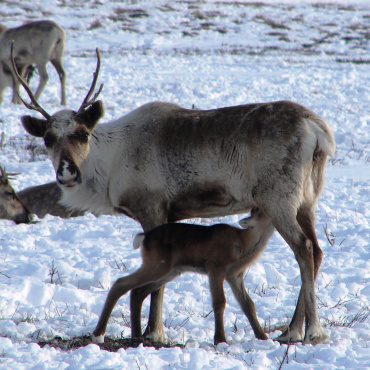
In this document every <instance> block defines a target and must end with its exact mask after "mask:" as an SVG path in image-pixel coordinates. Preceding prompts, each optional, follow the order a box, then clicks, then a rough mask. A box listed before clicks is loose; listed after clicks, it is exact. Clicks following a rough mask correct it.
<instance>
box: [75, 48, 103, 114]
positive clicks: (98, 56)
mask: <svg viewBox="0 0 370 370" xmlns="http://www.w3.org/2000/svg"><path fill="white" fill-rule="evenodd" d="M96 56H97V58H98V61H97V64H96V70H95V72H94V79H93V82H92V84H91V87H90V90H89V92H88V93H87V95H86V97H85V99H84V101H83V102H82V104H81V107H80V108H79V110H78V112H77V113H80V112H82V111H83V110H84V109H86V108H87V107H88V106H89V105H91V104H92V103H94V101H95V100H96V99H97V97H98V96H99V94H100V92H101V91H102V89H103V86H104V84H101V85H100V87H99V90H98V91H97V92H96V93H95V94H94V96H93V98H92V99H90V96H91V94H92V93H93V92H94V90H95V86H96V82H97V81H98V76H99V70H100V52H99V49H98V48H96ZM89 99H90V100H89Z"/></svg>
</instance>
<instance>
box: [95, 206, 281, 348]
mask: <svg viewBox="0 0 370 370" xmlns="http://www.w3.org/2000/svg"><path fill="white" fill-rule="evenodd" d="M239 224H240V226H242V227H247V229H237V228H235V227H232V226H230V225H226V224H217V225H213V226H199V225H192V224H181V223H172V224H164V225H161V226H158V227H157V228H155V229H153V230H151V231H148V232H146V233H145V234H138V235H137V236H136V238H135V240H134V248H139V247H140V246H141V255H142V260H143V262H142V265H141V267H140V268H139V269H138V270H137V271H135V272H134V273H133V274H131V275H129V276H126V277H124V278H121V279H118V280H117V281H116V282H115V283H114V285H113V286H112V288H111V289H110V291H109V293H108V297H107V300H106V302H105V305H104V308H103V311H102V314H101V316H100V319H99V322H98V325H97V326H96V329H95V330H94V333H93V335H94V337H93V340H94V341H95V342H98V343H103V342H104V333H105V330H106V327H107V323H108V319H109V316H110V315H111V313H112V310H113V308H114V306H115V304H116V303H117V301H118V299H119V298H120V297H122V295H124V294H125V293H127V292H128V291H129V290H131V289H133V288H137V287H143V288H144V290H145V291H146V293H147V294H149V293H152V292H153V291H155V290H157V289H158V288H160V287H161V286H164V285H165V284H166V283H168V282H169V281H171V280H173V279H175V278H176V277H177V276H179V275H180V274H181V273H183V272H185V271H192V272H199V273H203V274H207V275H208V279H209V286H210V290H211V295H212V305H213V311H214V315H215V335H214V344H216V345H217V344H218V343H221V342H226V337H225V328H224V319H223V315H224V311H225V305H226V299H225V293H224V288H223V283H224V280H225V279H226V280H227V282H228V283H229V285H230V287H231V289H232V291H233V293H234V296H235V298H236V300H237V301H238V303H239V304H240V307H241V309H242V310H243V312H244V313H245V315H246V316H247V317H248V320H249V322H250V324H251V326H252V329H253V331H254V334H255V336H256V338H258V339H267V335H266V334H265V332H264V330H263V329H262V328H261V326H260V324H259V322H258V320H257V316H256V309H255V306H254V303H253V301H252V299H251V298H250V297H249V295H248V293H247V291H246V290H245V286H244V272H245V270H246V268H247V267H248V266H250V265H251V264H252V262H254V261H255V260H256V259H257V258H258V257H259V256H260V254H261V253H262V251H263V250H264V249H265V247H266V245H267V241H268V240H269V238H270V237H271V235H272V233H273V232H274V227H273V226H272V224H271V222H270V220H269V219H268V218H267V217H266V216H265V215H264V214H263V213H262V212H261V211H259V210H257V209H253V210H252V214H251V217H249V218H246V219H243V220H240V222H239ZM141 304H142V301H139V302H137V301H135V300H131V336H132V337H133V338H139V337H141V320H140V316H141ZM138 319H139V320H138ZM137 320H138V321H137Z"/></svg>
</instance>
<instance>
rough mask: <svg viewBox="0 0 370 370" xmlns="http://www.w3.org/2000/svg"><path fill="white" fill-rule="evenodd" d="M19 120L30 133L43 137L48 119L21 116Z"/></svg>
mask: <svg viewBox="0 0 370 370" xmlns="http://www.w3.org/2000/svg"><path fill="white" fill-rule="evenodd" d="M21 121H22V125H23V127H24V128H25V130H26V131H27V132H28V133H29V134H30V135H32V136H36V137H44V135H45V132H46V125H47V123H48V121H46V120H45V119H39V118H36V117H31V116H23V117H22V118H21Z"/></svg>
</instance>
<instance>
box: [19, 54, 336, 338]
mask: <svg viewBox="0 0 370 370" xmlns="http://www.w3.org/2000/svg"><path fill="white" fill-rule="evenodd" d="M97 59H98V62H97V67H96V71H95V73H94V78H93V82H92V85H91V87H90V90H89V92H88V93H87V96H86V97H85V99H84V100H83V102H82V104H81V106H80V108H79V109H78V110H77V111H74V110H70V109H64V110H61V111H59V112H56V113H54V114H53V115H49V114H48V113H47V112H46V111H45V110H44V109H43V108H42V107H41V106H40V105H39V104H38V102H37V100H36V99H35V97H34V95H33V94H32V91H31V90H30V88H29V86H28V85H27V83H26V82H25V81H24V80H23V79H22V77H21V76H19V74H17V77H18V79H19V81H20V82H21V83H22V86H23V87H24V88H25V90H26V91H27V93H28V95H29V97H30V99H31V103H26V106H27V107H28V108H30V109H33V110H36V111H38V112H39V113H41V114H42V115H43V117H44V119H40V118H36V117H32V116H23V117H22V118H21V121H22V124H23V127H24V128H25V130H26V131H27V132H28V133H29V134H31V135H33V136H36V137H41V138H43V139H44V142H45V146H46V148H47V149H48V151H49V154H50V157H51V160H52V163H53V166H54V169H55V172H56V181H57V182H58V184H59V186H60V187H61V189H62V191H63V196H62V201H61V202H62V204H64V205H66V206H69V207H72V208H74V209H80V210H89V211H90V212H93V213H95V214H99V213H104V212H105V213H108V214H110V213H121V214H125V215H127V216H129V217H131V218H133V219H135V220H137V221H138V222H139V223H140V224H141V226H142V227H143V229H144V231H148V230H150V229H152V228H154V227H156V226H159V225H161V224H164V223H167V222H174V221H178V220H182V219H186V218H192V217H218V216H225V215H231V214H240V213H246V212H249V211H250V210H251V209H252V208H253V207H258V208H259V209H260V210H261V212H263V213H264V214H265V215H266V217H268V218H269V219H270V220H271V223H272V225H273V226H274V227H275V228H276V230H277V231H278V232H279V234H280V235H281V236H282V237H283V238H284V239H285V241H286V242H287V243H288V244H289V246H290V247H291V249H292V251H293V252H294V254H295V257H296V260H297V262H298V265H299V268H300V273H301V279H302V288H301V291H300V294H299V298H298V302H297V306H296V310H295V313H294V315H293V319H292V321H291V323H290V326H289V328H288V330H287V331H285V332H284V333H282V335H281V336H279V337H278V338H277V340H279V341H281V342H296V341H303V342H304V343H311V344H316V343H322V342H323V341H325V339H326V338H327V335H326V334H325V332H324V330H323V328H322V326H321V324H320V321H319V317H318V312H317V304H316V297H315V286H314V282H315V279H316V276H317V273H318V270H319V267H320V264H321V261H322V258H323V253H322V250H321V249H320V247H319V243H318V240H317V237H316V233H315V205H316V203H317V200H318V197H319V195H320V193H321V191H322V189H323V185H324V171H325V166H326V162H327V157H328V156H333V155H334V151H335V142H334V138H333V133H332V130H331V128H330V125H329V124H328V123H327V122H326V121H325V120H324V119H322V118H320V117H319V116H318V115H316V114H315V113H314V112H312V111H310V110H309V109H307V108H305V107H303V106H301V105H299V104H296V103H293V102H290V101H277V102H270V103H255V104H246V105H239V106H232V107H226V108H218V109H211V110H196V109H185V108H182V107H180V106H178V105H176V104H171V103H165V102H153V103H148V104H145V105H143V106H141V107H139V108H137V109H135V110H134V111H132V112H131V113H129V114H127V115H125V116H123V117H121V118H118V119H117V120H114V121H111V122H108V123H106V124H102V125H98V124H97V123H98V121H99V119H100V118H101V117H102V116H103V114H104V108H103V103H102V102H101V101H100V100H97V97H98V95H99V93H100V91H101V89H102V86H103V85H101V86H100V89H99V90H98V92H97V93H96V94H95V95H94V96H93V97H92V98H91V96H92V94H93V92H94V91H95V85H96V82H97V78H98V74H99V68H100V54H99V51H98V50H97ZM13 69H14V71H15V73H16V68H15V66H14V63H13ZM163 291H164V287H161V288H159V289H158V290H157V291H156V292H154V293H152V296H151V308H150V314H149V322H148V327H147V329H146V331H145V333H144V335H145V336H150V337H151V338H152V340H153V341H163V340H164V338H165V337H164V331H163V323H162V320H161V317H162V302H163ZM131 295H132V297H133V300H134V301H136V302H138V301H140V300H144V299H145V297H146V290H145V289H144V288H142V287H139V288H135V289H133V290H132V294H131ZM134 321H135V322H137V321H136V320H134ZM304 322H305V330H304V327H303V325H304Z"/></svg>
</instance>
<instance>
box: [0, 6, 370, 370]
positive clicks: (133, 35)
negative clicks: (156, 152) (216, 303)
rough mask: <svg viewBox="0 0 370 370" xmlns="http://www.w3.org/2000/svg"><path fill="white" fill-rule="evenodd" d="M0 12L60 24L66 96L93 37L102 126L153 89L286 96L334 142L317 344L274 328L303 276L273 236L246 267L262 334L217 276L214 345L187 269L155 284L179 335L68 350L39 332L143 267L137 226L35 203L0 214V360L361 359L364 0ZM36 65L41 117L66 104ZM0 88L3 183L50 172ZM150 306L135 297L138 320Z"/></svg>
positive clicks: (84, 66)
mask: <svg viewBox="0 0 370 370" xmlns="http://www.w3.org/2000/svg"><path fill="white" fill-rule="evenodd" d="M137 9H141V10H142V12H144V13H146V14H147V15H146V16H145V15H143V16H141V17H138V16H136V17H130V16H129V14H130V13H129V12H128V11H129V10H130V11H131V12H132V11H133V10H137ZM0 14H1V15H2V22H3V23H5V24H6V25H7V26H10V27H14V26H17V25H19V24H22V23H23V22H24V21H26V20H35V19H43V18H44V19H45V18H48V19H53V20H55V21H56V22H57V23H59V24H60V25H62V26H63V27H64V28H65V29H66V32H67V43H66V51H65V57H64V64H65V69H66V71H67V102H68V106H69V107H70V108H72V109H77V108H78V107H79V104H81V102H82V99H83V97H84V95H85V94H86V92H87V89H88V87H89V84H90V82H91V78H92V73H93V71H94V70H95V64H96V57H95V52H94V50H95V48H96V47H99V49H100V51H101V54H102V67H101V72H100V77H99V83H102V82H103V83H104V85H105V86H104V89H103V92H102V94H101V99H102V100H103V101H104V104H105V111H106V112H105V116H104V117H103V119H102V120H101V122H102V123H104V122H107V121H109V120H111V119H114V118H118V117H120V116H121V115H123V114H126V113H128V112H130V111H131V110H133V109H134V108H136V107H138V106H140V105H142V104H144V103H147V102H149V101H153V100H163V101H171V102H175V103H178V104H180V105H182V106H184V107H189V108H190V107H191V106H192V105H193V104H194V105H195V106H196V107H198V108H204V109H207V108H215V107H222V106H230V105H237V104H243V103H249V102H260V101H272V100H281V99H288V100H293V101H296V102H299V103H300V104H302V105H305V106H307V107H309V108H310V109H312V110H314V111H315V112H316V113H318V114H319V115H321V116H322V117H324V118H325V119H327V120H328V121H329V122H331V124H332V126H333V129H334V133H335V139H336V143H337V149H336V154H335V158H333V159H330V160H329V162H328V166H327V170H326V184H325V188H324V191H323V193H322V196H321V198H320V200H319V202H318V206H317V213H316V214H317V220H316V230H317V234H318V238H319V241H320V244H321V246H322V249H323V251H324V254H325V256H324V260H323V264H322V267H321V270H320V273H319V276H318V279H317V282H316V294H317V300H318V308H319V316H320V319H321V321H322V324H323V325H324V327H325V331H326V332H327V333H328V334H329V335H330V338H329V339H328V340H327V341H326V342H325V343H324V344H320V345H317V346H315V347H313V346H311V345H305V346H304V345H302V344H296V345H292V346H286V345H280V344H278V343H277V342H275V341H273V338H275V337H276V336H277V335H278V334H279V333H280V332H279V331H278V330H277V329H276V327H279V325H281V324H284V323H287V322H288V321H289V319H290V318H291V315H292V314H293V312H294V307H295V303H296V299H297V297H298V293H299V288H300V277H299V269H298V266H297V263H296V261H295V259H294V256H293V253H292V252H291V251H290V249H289V248H288V246H287V245H286V244H285V243H284V242H283V240H282V238H281V237H280V236H279V235H278V234H276V233H275V234H274V236H273V237H272V238H271V240H270V242H269V245H268V248H267V250H266V251H265V253H264V254H263V256H262V257H261V259H260V260H259V261H258V262H256V263H255V264H254V265H253V266H252V267H251V268H250V269H249V270H248V272H247V274H246V277H245V283H246V287H247V289H248V291H249V293H250V295H251V297H252V299H253V300H254V302H255V304H256V309H257V315H258V318H259V320H260V322H261V324H262V325H265V327H266V328H267V329H268V331H269V333H268V336H269V338H270V339H269V340H267V341H259V340H257V339H255V338H254V336H253V332H252V330H251V327H250V325H249V323H248V320H247V319H246V317H245V316H244V315H243V314H242V313H241V310H240V309H239V307H238V305H237V302H236V301H235V299H234V298H233V296H232V293H231V290H230V288H229V287H228V286H227V284H225V291H226V296H227V307H226V311H225V327H226V336H227V339H228V344H220V345H218V346H217V347H215V346H214V345H213V330H214V322H213V314H212V313H211V314H209V313H210V311H211V300H210V294H209V290H208V282H207V278H206V277H205V276H201V275H197V274H191V273H187V274H184V275H182V276H180V277H179V278H177V279H176V280H175V281H173V282H171V283H169V284H168V285H167V287H166V290H165V302H164V313H163V321H164V324H165V333H166V335H167V338H168V342H169V343H180V344H184V345H185V347H184V348H179V347H173V348H161V349H159V350H157V349H155V348H154V347H144V346H142V345H141V346H139V347H138V348H130V349H127V350H125V349H120V350H119V351H118V352H116V353H112V352H107V351H104V350H101V349H100V348H99V346H98V345H96V344H90V345H88V346H86V347H81V348H79V349H75V350H69V351H64V350H62V349H55V348H51V347H50V346H46V347H44V348H40V347H39V345H38V344H37V342H38V341H40V340H41V339H44V340H48V339H49V340H50V339H52V338H54V337H55V336H60V337H62V338H73V337H75V336H81V335H89V334H91V332H92V330H93V329H94V327H95V325H96V323H97V319H98V316H99V314H100V312H101V309H102V306H103V304H104V301H105V298H106V294H107V290H108V289H109V287H110V286H111V284H112V283H113V282H114V281H115V279H117V278H118V277H120V276H125V275H126V274H129V273H131V272H133V271H135V270H136V269H137V268H138V267H139V266H140V254H139V253H140V252H139V251H138V250H134V249H133V248H132V239H133V235H135V234H136V233H137V232H139V231H141V228H140V225H139V224H138V223H136V222H135V221H133V220H131V219H129V218H127V217H113V216H101V217H99V218H95V217H94V216H93V215H91V214H86V215H85V216H84V217H78V218H74V219H68V220H62V219H59V218H57V217H52V216H46V217H45V218H44V219H42V220H40V222H39V223H35V224H31V225H22V224H21V225H17V226H16V225H15V224H14V223H12V222H11V221H6V220H1V221H0V368H6V369H49V368H58V369H66V368H68V369H84V368H93V369H110V368H120V369H134V368H148V369H149V368H150V369H161V368H168V367H171V368H174V369H187V368H188V369H210V368H218V369H241V368H245V367H250V368H253V369H277V368H279V367H280V366H282V367H283V368H284V369H285V368H290V369H306V368H315V369H341V368H346V369H348V368H356V369H365V368H369V366H370V355H369V353H370V349H369V347H370V342H369V333H370V324H369V316H368V315H369V296H370V285H369V281H370V276H369V271H370V262H369V252H370V248H369V245H370V244H369V240H370V229H369V215H370V211H369V198H370V164H369V163H370V151H369V143H370V139H369V122H370V110H369V99H370V73H369V55H370V54H369V51H370V47H369V25H370V6H369V3H368V1H362V0H351V1H346V0H340V1H320V2H317V1H313V0H312V1H303V0H302V1H299V2H297V1H293V0H291V1H272V0H266V1H263V2H261V3H249V4H248V3H247V2H246V1H240V2H235V1H221V2H218V1H211V0H206V1H202V2H196V1H174V2H166V1H161V0H155V1H120V2H119V1H114V0H99V1H93V0H89V1H72V0H64V1H47V0H39V1H35V0H34V1H32V2H28V3H27V4H26V3H24V2H22V1H20V0H13V1H3V2H0ZM273 22H274V23H273ZM206 23H208V24H206ZM94 24H95V26H96V25H97V24H98V25H97V26H96V27H94ZM99 24H100V25H99ZM128 29H130V30H131V31H129V30H128ZM48 71H49V76H50V79H49V82H48V85H47V87H46V89H45V91H44V93H43V95H42V96H41V98H40V104H41V105H42V106H43V108H44V109H45V110H46V111H48V112H49V113H51V114H52V113H54V112H56V111H57V110H60V109H61V108H62V107H61V106H59V102H60V95H59V94H60V85H59V81H58V78H57V75H56V73H55V71H54V69H53V68H52V66H51V65H49V66H48ZM37 81H38V76H35V77H34V78H33V79H32V80H31V87H32V88H35V87H36V85H37ZM10 101H11V90H10V89H7V90H6V92H5V95H4V101H3V104H2V105H1V106H0V133H4V135H5V139H4V143H3V147H2V148H0V163H1V165H2V166H4V167H6V169H7V171H8V172H21V175H19V176H17V178H16V179H15V180H13V182H12V183H13V185H14V188H15V189H16V190H21V189H23V188H25V187H28V186H31V185H38V184H42V183H45V182H48V181H53V180H54V177H55V174H54V170H53V168H52V165H51V162H50V160H49V159H48V157H47V155H46V154H45V151H43V150H42V141H41V140H39V139H34V138H31V137H30V136H28V135H26V134H25V131H24V129H23V128H22V126H21V124H20V117H21V116H22V115H25V114H35V115H36V113H32V112H31V113H30V112H29V111H28V110H27V109H26V108H25V107H23V106H15V105H12V104H10ZM237 219H238V217H236V216H232V217H228V218H226V220H223V221H226V222H231V223H232V222H236V221H237ZM219 221H220V219H217V220H200V219H197V220H195V222H197V223H199V222H202V223H203V224H211V223H214V222H219ZM329 241H330V242H329ZM148 311H149V301H148V300H147V301H145V303H144V307H143V324H145V323H146V320H147V317H148ZM128 321H129V296H128V295H126V296H124V297H122V298H121V300H120V301H119V303H118V304H117V306H116V307H115V310H114V311H113V314H112V317H111V319H110V321H109V325H108V328H107V335H108V336H110V337H118V338H120V337H121V336H124V337H128V336H129V335H130V327H129V324H128Z"/></svg>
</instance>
